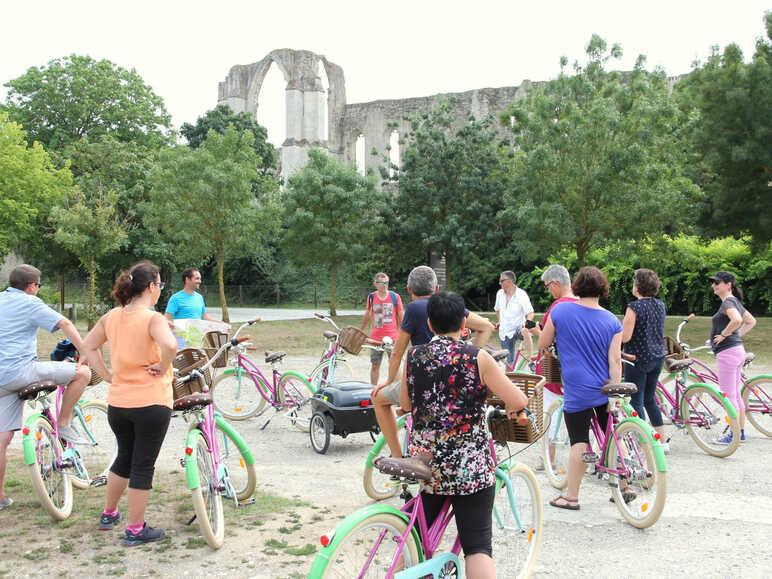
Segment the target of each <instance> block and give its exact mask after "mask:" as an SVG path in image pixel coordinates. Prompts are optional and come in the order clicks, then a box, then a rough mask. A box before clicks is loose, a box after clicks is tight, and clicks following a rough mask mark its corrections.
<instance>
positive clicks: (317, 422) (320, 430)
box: [308, 412, 330, 454]
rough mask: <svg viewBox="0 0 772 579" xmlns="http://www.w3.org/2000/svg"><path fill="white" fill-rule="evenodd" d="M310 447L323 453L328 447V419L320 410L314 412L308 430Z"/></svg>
mask: <svg viewBox="0 0 772 579" xmlns="http://www.w3.org/2000/svg"><path fill="white" fill-rule="evenodd" d="M308 434H309V436H310V437H311V447H312V448H313V449H314V450H315V451H316V452H318V453H319V454H324V453H325V452H327V449H328V448H329V447H330V421H329V420H327V417H326V416H325V415H324V414H322V413H321V412H314V415H313V416H312V417H311V426H310V429H309V431H308Z"/></svg>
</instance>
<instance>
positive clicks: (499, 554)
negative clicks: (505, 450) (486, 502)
mask: <svg viewBox="0 0 772 579" xmlns="http://www.w3.org/2000/svg"><path fill="white" fill-rule="evenodd" d="M508 474H509V480H510V481H511V483H512V499H511V500H510V496H509V492H508V490H507V486H506V485H505V484H503V481H502V480H501V479H499V480H498V481H497V482H496V486H497V487H498V488H497V489H496V501H495V503H494V504H493V560H494V562H495V563H496V573H497V575H498V576H500V577H529V576H530V575H531V572H532V571H533V567H534V565H535V563H536V559H537V557H538V556H539V549H540V547H541V539H542V530H543V529H542V502H541V493H540V492H539V485H538V483H537V482H536V477H535V476H534V474H533V472H531V469H529V468H528V467H527V466H525V465H524V464H516V465H515V466H514V467H512V468H511V469H510V470H509V473H508Z"/></svg>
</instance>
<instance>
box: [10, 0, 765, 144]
mask: <svg viewBox="0 0 772 579" xmlns="http://www.w3.org/2000/svg"><path fill="white" fill-rule="evenodd" d="M771 8H772V6H770V2H769V0H767V1H766V2H763V1H759V0H735V1H734V2H727V1H726V0H721V1H715V0H703V1H693V0H669V1H660V0H650V1H648V2H630V1H625V0H616V1H614V2H609V1H605V0H604V1H592V0H585V1H583V2H582V1H576V0H571V1H568V0H553V1H552V2H540V3H539V2H534V1H530V2H518V1H516V0H502V1H499V2H497V1H491V0H476V1H469V0H466V1H463V2H457V1H456V0H444V1H435V0H411V1H403V0H392V1H384V2H372V1H367V0H364V1H363V0H359V1H349V0H345V1H343V0H341V1H336V0H328V1H327V2H323V1H319V0H316V1H306V0H294V1H285V2H270V3H269V2H265V1H263V2H260V1H257V0H252V1H248V2H247V1H245V2H237V1H233V0H220V1H219V2H212V1H208V2H203V1H199V0H187V1H185V2H180V1H176V0H154V1H152V2H151V1H147V0H134V1H133V2H109V1H105V0H99V1H81V0H71V1H70V2H61V1H60V0H59V1H57V2H52V1H49V0H26V1H25V0H6V2H3V7H2V11H1V12H0V13H2V18H3V23H2V27H1V28H0V84H4V83H6V82H8V81H9V80H11V79H13V78H16V77H18V76H20V75H21V74H23V73H24V72H25V70H26V69H27V68H28V67H30V66H42V65H44V64H46V63H47V62H48V61H49V60H50V59H52V58H56V57H62V56H66V55H69V54H72V53H75V54H87V55H90V56H91V57H93V58H96V59H102V58H106V59H109V60H111V61H113V62H114V63H116V64H118V65H120V66H122V67H124V68H129V69H130V68H135V69H136V70H137V72H138V73H139V74H140V76H142V78H143V79H144V81H145V82H146V83H147V84H149V85H150V86H151V87H153V89H154V90H155V92H156V93H157V94H159V95H160V96H161V97H162V98H163V99H164V101H165V103H166V108H167V110H168V111H169V113H170V114H171V115H172V119H173V122H174V125H175V127H179V126H180V125H181V124H182V123H183V122H195V120H196V118H197V117H198V116H199V115H201V114H202V113H204V112H205V111H206V110H208V109H210V108H213V107H214V106H215V105H216V101H217V83H218V82H220V81H223V80H224V79H225V77H226V75H227V74H228V71H229V69H230V68H231V66H233V65H235V64H249V63H252V62H256V61H259V60H261V59H262V58H263V57H264V56H265V55H266V54H268V53H269V52H270V51H271V50H274V49H277V48H293V49H305V50H311V51H313V52H316V53H318V54H323V55H325V56H326V57H327V58H328V59H329V60H331V61H332V62H334V63H336V64H338V65H340V66H341V67H343V71H344V74H345V77H346V93H347V101H348V102H349V103H354V102H366V101H371V100H378V99H384V98H403V97H414V96H425V95H431V94H436V93H440V92H458V91H464V90H470V89H474V88H483V87H498V86H515V85H519V84H520V83H521V82H522V81H523V80H524V79H530V80H545V79H548V78H552V77H554V76H556V75H557V73H558V70H559V66H558V62H559V59H560V56H561V55H566V56H568V58H569V61H570V62H573V61H574V60H576V59H580V60H582V59H583V53H584V47H585V45H586V44H587V41H588V40H589V38H590V36H591V34H593V33H598V34H600V35H601V36H602V37H604V38H605V39H606V40H608V41H609V43H613V42H618V43H620V44H621V45H622V48H623V50H624V59H623V61H622V62H621V64H620V65H619V66H618V68H621V69H629V68H631V67H632V64H633V63H634V61H635V58H636V57H637V55H638V54H641V53H643V54H646V55H647V57H648V65H649V68H651V67H653V66H655V65H660V66H662V67H664V68H665V70H666V71H667V73H668V74H670V75H674V74H681V73H685V72H688V71H689V70H690V68H691V63H692V62H693V61H694V60H695V59H698V58H699V59H702V60H704V59H705V58H706V57H707V55H708V54H709V51H710V47H711V46H712V45H719V46H720V47H722V48H723V47H724V46H725V45H727V44H728V43H730V42H736V43H737V44H739V45H740V46H741V48H742V49H743V52H744V54H745V56H746V59H748V58H749V57H750V56H751V55H752V54H753V50H754V48H753V47H754V42H755V40H756V38H758V37H760V36H762V35H763V34H764V28H763V15H764V10H765V9H766V10H769V9H771ZM271 74H273V72H272V73H271ZM277 74H278V73H277ZM269 86H270V85H269ZM277 86H278V85H277ZM278 90H279V91H280V89H278ZM5 94H6V89H5V88H2V89H0V96H1V97H2V100H4V99H5ZM266 98H268V97H266ZM281 98H282V97H281V95H280V94H278V92H277V94H276V95H274V97H272V101H273V102H280V101H281ZM269 109H270V107H268V106H266V107H263V103H262V101H261V110H266V111H269ZM268 114H269V116H270V118H268V119H266V118H263V119H260V121H261V122H262V123H263V124H266V125H267V126H268V127H269V132H275V131H276V130H277V129H273V131H272V129H271V127H272V125H274V126H275V121H276V120H277V118H278V116H279V113H278V112H270V111H269V113H268ZM272 140H274V139H272Z"/></svg>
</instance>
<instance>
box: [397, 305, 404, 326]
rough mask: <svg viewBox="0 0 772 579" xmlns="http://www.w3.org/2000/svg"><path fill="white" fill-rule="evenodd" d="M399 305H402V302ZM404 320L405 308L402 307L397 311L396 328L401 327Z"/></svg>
mask: <svg viewBox="0 0 772 579" xmlns="http://www.w3.org/2000/svg"><path fill="white" fill-rule="evenodd" d="M399 304H400V305H402V302H399ZM404 319H405V307H404V306H402V307H400V308H399V310H398V311H397V326H398V327H400V328H401V327H402V320H404Z"/></svg>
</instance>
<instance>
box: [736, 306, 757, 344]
mask: <svg viewBox="0 0 772 579" xmlns="http://www.w3.org/2000/svg"><path fill="white" fill-rule="evenodd" d="M742 321H743V325H742V326H741V327H740V330H739V331H738V332H737V334H738V335H739V336H740V337H741V338H742V337H743V336H744V335H745V334H747V333H748V332H750V331H751V330H752V329H753V326H755V325H756V318H754V317H753V315H751V313H750V312H749V311H748V310H745V313H744V314H743V317H742Z"/></svg>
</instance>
